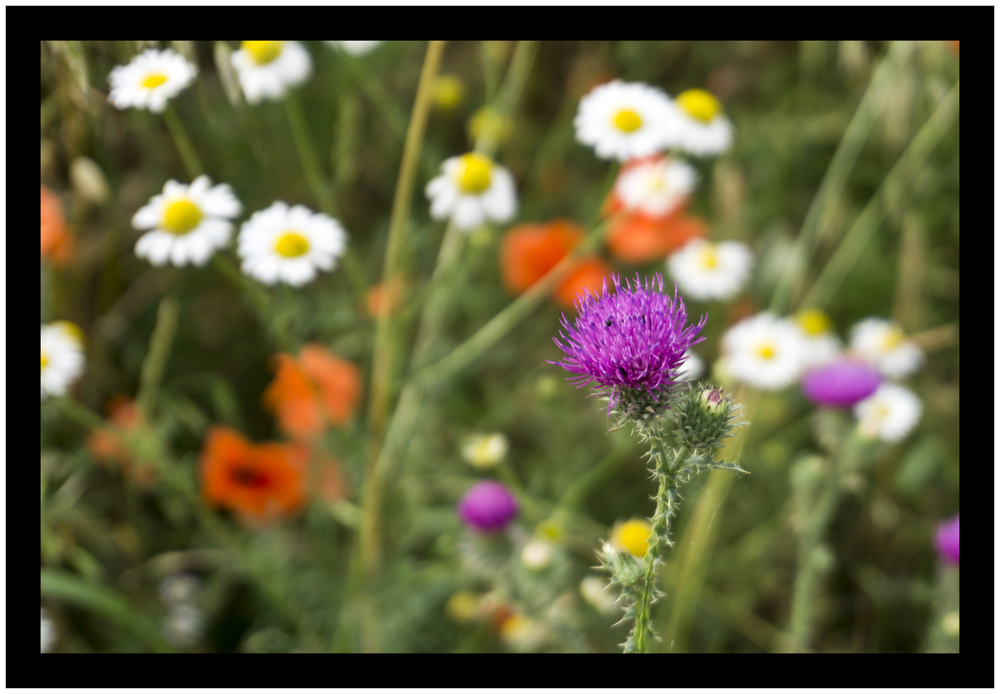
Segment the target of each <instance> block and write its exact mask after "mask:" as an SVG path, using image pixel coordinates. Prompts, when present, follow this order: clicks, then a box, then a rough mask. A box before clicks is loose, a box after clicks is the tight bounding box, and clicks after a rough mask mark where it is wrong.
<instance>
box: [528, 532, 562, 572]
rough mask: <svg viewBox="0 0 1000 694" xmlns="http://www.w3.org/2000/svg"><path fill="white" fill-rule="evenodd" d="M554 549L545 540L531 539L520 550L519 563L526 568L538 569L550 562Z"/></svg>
mask: <svg viewBox="0 0 1000 694" xmlns="http://www.w3.org/2000/svg"><path fill="white" fill-rule="evenodd" d="M554 554H555V551H554V550H553V548H552V544H551V543H549V542H546V541H545V540H532V541H531V542H529V543H528V544H526V545H525V546H524V549H523V550H521V563H522V564H524V566H525V567H526V568H528V569H531V570H533V571H540V570H541V569H544V568H545V567H546V566H548V565H549V564H551V563H552V557H553V555H554Z"/></svg>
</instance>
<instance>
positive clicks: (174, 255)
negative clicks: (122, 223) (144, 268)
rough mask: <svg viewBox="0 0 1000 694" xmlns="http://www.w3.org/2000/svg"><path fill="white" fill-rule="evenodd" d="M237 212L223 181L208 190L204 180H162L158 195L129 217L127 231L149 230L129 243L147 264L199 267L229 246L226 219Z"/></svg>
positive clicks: (239, 207) (230, 227) (229, 229)
mask: <svg viewBox="0 0 1000 694" xmlns="http://www.w3.org/2000/svg"><path fill="white" fill-rule="evenodd" d="M242 210H243V206H242V205H240V201H239V200H238V199H237V198H236V196H235V195H234V194H233V191H232V189H231V188H230V187H229V186H228V185H227V184H225V183H221V184H219V185H217V186H213V185H212V180H211V179H210V178H209V177H208V176H199V177H198V178H196V179H195V180H194V183H192V184H191V185H184V184H182V183H178V182H177V181H174V180H170V181H167V182H166V184H164V186H163V193H161V194H160V195H154V196H153V197H152V199H151V200H150V201H149V203H148V204H147V205H146V206H145V207H143V208H142V209H140V210H139V211H138V212H136V213H135V216H134V217H132V226H133V227H135V228H136V229H142V230H147V229H148V230H149V231H148V232H147V233H145V234H143V235H142V237H141V238H140V239H139V241H138V242H137V243H136V244H135V254H136V255H137V256H139V257H140V258H146V259H147V260H149V262H151V263H152V264H153V265H165V264H166V263H167V262H168V261H169V262H171V263H173V264H174V265H176V266H178V267H183V266H184V265H187V264H188V263H192V264H194V265H198V266H201V265H204V264H205V263H207V262H208V259H209V258H210V257H212V254H213V253H214V252H215V251H216V250H217V249H219V248H223V247H225V245H226V244H227V243H229V237H230V235H231V234H232V231H233V224H232V222H230V221H229V220H230V219H232V218H233V217H236V216H237V215H238V214H239V213H240V212H241V211H242Z"/></svg>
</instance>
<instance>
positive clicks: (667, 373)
mask: <svg viewBox="0 0 1000 694" xmlns="http://www.w3.org/2000/svg"><path fill="white" fill-rule="evenodd" d="M612 279H613V280H614V290H613V292H612V291H608V283H607V281H606V280H605V282H604V287H603V292H602V293H601V295H600V296H596V295H593V294H591V293H590V292H589V291H588V292H587V293H586V294H584V295H578V296H577V299H576V304H575V306H576V310H577V313H578V315H577V317H576V320H574V321H573V323H572V325H571V324H570V322H569V321H568V320H567V319H566V316H565V315H563V317H562V320H561V321H560V323H561V324H562V326H563V329H564V330H560V331H559V338H553V340H554V341H555V343H556V345H558V346H559V348H560V349H561V350H562V351H563V352H564V353H565V358H564V360H563V361H558V362H551V363H553V364H557V365H559V366H561V367H563V368H564V369H566V370H567V371H569V372H570V373H574V374H579V376H576V377H571V379H570V380H571V381H573V382H575V383H576V384H577V387H578V388H580V387H583V386H585V385H587V384H589V383H595V382H596V383H597V384H598V387H600V388H606V389H610V393H609V402H608V414H609V415H610V413H611V409H612V408H614V407H615V406H616V405H617V404H618V403H619V401H622V400H625V401H626V403H628V402H630V401H639V400H647V399H651V400H653V401H654V402H660V401H661V400H662V399H663V398H662V397H661V396H663V395H666V394H667V392H668V391H669V390H670V387H671V386H672V385H673V384H674V382H675V381H676V380H677V374H678V371H679V369H680V367H681V365H682V364H683V363H684V358H685V357H684V351H685V350H686V349H687V348H688V347H690V346H691V345H693V344H696V343H698V342H701V340H703V339H704V338H701V337H696V336H697V334H698V332H699V331H700V330H701V329H702V327H704V325H705V321H706V320H707V316H702V317H701V320H700V321H699V322H698V323H697V324H687V311H686V309H685V308H684V301H683V299H681V298H680V297H679V296H677V291H676V288H675V290H674V296H673V297H671V296H668V295H666V294H664V293H663V276H662V275H659V274H657V275H655V276H654V277H653V280H652V282H651V281H650V280H649V278H646V281H645V282H644V283H643V282H641V281H640V280H639V276H638V275H636V278H635V281H634V282H633V281H627V282H626V284H624V285H623V284H621V281H620V279H619V277H618V276H617V275H612Z"/></svg>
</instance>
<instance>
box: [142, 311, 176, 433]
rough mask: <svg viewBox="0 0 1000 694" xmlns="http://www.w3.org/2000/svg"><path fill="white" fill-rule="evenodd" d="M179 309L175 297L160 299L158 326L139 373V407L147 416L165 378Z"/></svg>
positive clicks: (150, 339) (151, 338) (157, 316)
mask: <svg viewBox="0 0 1000 694" xmlns="http://www.w3.org/2000/svg"><path fill="white" fill-rule="evenodd" d="M179 311H180V309H179V307H178V306H177V301H175V300H174V299H172V298H170V297H165V298H163V299H161V300H160V308H159V310H158V311H157V312H156V326H155V327H154V328H153V334H152V336H151V337H150V338H149V352H148V353H147V354H146V358H145V360H143V362H142V371H141V373H140V375H139V393H138V395H137V396H136V401H137V402H138V403H139V409H140V410H142V411H143V412H145V413H146V414H147V416H148V415H150V414H151V413H152V411H153V409H152V408H153V399H154V397H155V395H156V389H157V388H158V387H159V385H160V381H161V380H162V379H163V370H164V369H165V368H166V365H167V358H168V357H169V356H170V343H171V342H172V341H173V339H174V333H175V332H176V331H177V314H178V313H179Z"/></svg>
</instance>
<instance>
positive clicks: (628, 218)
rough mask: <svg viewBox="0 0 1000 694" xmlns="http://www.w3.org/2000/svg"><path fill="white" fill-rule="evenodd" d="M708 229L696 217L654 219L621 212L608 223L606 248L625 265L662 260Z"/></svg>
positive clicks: (702, 234) (679, 213) (678, 214)
mask: <svg viewBox="0 0 1000 694" xmlns="http://www.w3.org/2000/svg"><path fill="white" fill-rule="evenodd" d="M707 231H708V226H707V225H706V224H705V222H704V220H702V219H700V218H698V217H689V216H687V215H686V214H684V213H683V212H678V213H677V214H673V215H671V216H669V217H664V218H661V219H657V218H655V217H649V216H648V215H644V214H629V213H624V214H621V215H619V216H618V217H617V218H616V219H615V220H614V221H613V222H612V224H611V230H610V232H609V233H608V239H607V240H608V247H609V248H610V249H611V252H612V253H614V254H615V256H616V257H618V258H619V259H621V260H623V261H625V262H627V263H636V264H639V263H647V262H650V261H652V260H661V259H663V258H665V257H667V256H668V255H669V254H670V253H672V252H673V251H675V250H677V249H678V248H680V247H681V246H683V245H684V244H686V243H687V242H688V241H690V240H691V239H694V238H701V237H704V236H705V233H706V232H707Z"/></svg>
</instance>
